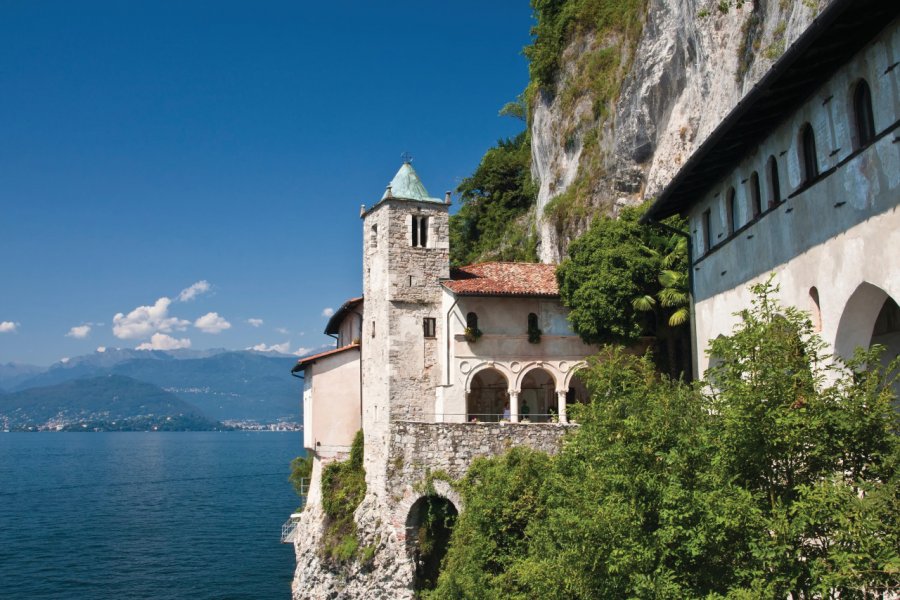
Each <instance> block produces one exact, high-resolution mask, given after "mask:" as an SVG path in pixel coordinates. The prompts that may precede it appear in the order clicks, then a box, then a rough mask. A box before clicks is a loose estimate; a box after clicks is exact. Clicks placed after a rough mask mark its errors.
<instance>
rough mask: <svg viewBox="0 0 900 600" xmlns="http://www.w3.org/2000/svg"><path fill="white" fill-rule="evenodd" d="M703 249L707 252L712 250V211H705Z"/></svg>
mask: <svg viewBox="0 0 900 600" xmlns="http://www.w3.org/2000/svg"><path fill="white" fill-rule="evenodd" d="M702 226H703V249H704V251H705V252H709V251H710V250H712V247H713V243H712V209H709V208H707V209H706V210H704V211H703V223H702Z"/></svg>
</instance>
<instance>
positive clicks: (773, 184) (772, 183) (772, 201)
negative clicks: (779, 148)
mask: <svg viewBox="0 0 900 600" xmlns="http://www.w3.org/2000/svg"><path fill="white" fill-rule="evenodd" d="M766 171H768V173H769V207H772V206H775V205H776V204H778V203H779V202H781V185H780V184H779V182H778V162H777V161H776V160H775V157H774V156H770V157H769V162H768V164H767V165H766Z"/></svg>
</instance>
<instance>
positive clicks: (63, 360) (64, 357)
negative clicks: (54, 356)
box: [59, 356, 72, 364]
mask: <svg viewBox="0 0 900 600" xmlns="http://www.w3.org/2000/svg"><path fill="white" fill-rule="evenodd" d="M70 360H72V359H71V358H69V357H68V356H63V357H62V358H61V359H59V362H61V363H62V364H66V363H67V362H69V361H70Z"/></svg>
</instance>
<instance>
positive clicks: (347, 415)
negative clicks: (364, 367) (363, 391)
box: [303, 349, 362, 456]
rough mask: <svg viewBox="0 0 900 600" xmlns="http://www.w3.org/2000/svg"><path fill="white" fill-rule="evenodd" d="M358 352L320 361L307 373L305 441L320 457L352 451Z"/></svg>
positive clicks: (357, 398)
mask: <svg viewBox="0 0 900 600" xmlns="http://www.w3.org/2000/svg"><path fill="white" fill-rule="evenodd" d="M359 365H360V361H359V350H357V349H353V350H347V351H344V352H340V353H338V354H334V355H331V356H326V357H324V358H321V359H319V360H317V361H316V362H315V363H313V364H312V365H310V366H309V367H307V369H306V376H305V378H306V383H305V385H304V392H303V400H304V407H303V408H304V410H305V412H304V414H303V441H304V446H305V447H306V448H307V449H308V450H312V451H314V452H315V453H316V454H317V455H318V456H332V455H335V454H338V453H345V452H347V451H349V449H350V444H352V443H353V436H354V435H356V432H357V431H359V429H360V427H361V426H362V424H361V419H360V382H359Z"/></svg>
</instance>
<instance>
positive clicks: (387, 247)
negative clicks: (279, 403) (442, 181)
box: [294, 162, 596, 502]
mask: <svg viewBox="0 0 900 600" xmlns="http://www.w3.org/2000/svg"><path fill="white" fill-rule="evenodd" d="M449 208H450V200H449V193H448V194H447V196H446V198H445V199H443V200H442V199H438V198H432V197H430V196H429V195H428V192H427V191H426V189H425V186H424V185H423V184H422V182H421V181H420V180H419V177H418V175H417V174H416V171H415V170H414V169H413V167H412V164H410V163H409V162H405V163H404V164H403V165H402V166H401V167H400V170H399V171H398V172H397V174H396V175H395V176H394V178H393V180H392V181H391V183H390V185H389V186H388V187H387V189H386V190H385V192H384V194H383V196H382V197H381V199H380V200H379V201H378V202H376V203H375V204H374V205H373V206H371V207H368V208H366V207H365V206H364V207H363V208H362V210H361V218H362V222H363V223H362V224H363V295H362V296H360V297H358V298H351V299H350V300H347V301H346V302H345V303H344V304H343V305H342V306H341V308H340V309H339V310H337V311H336V312H335V314H334V315H333V316H332V317H331V319H330V320H329V322H328V324H327V326H326V329H325V333H326V334H328V335H331V336H333V337H335V338H336V340H337V345H336V347H335V348H334V349H331V350H328V351H326V352H322V353H320V354H316V355H314V356H309V357H306V358H303V359H301V360H300V361H299V362H298V363H297V365H296V366H295V367H294V372H295V373H300V372H302V373H303V377H304V392H303V419H304V436H303V439H304V447H305V448H306V449H307V450H308V451H309V452H310V453H312V455H313V456H314V459H315V460H314V465H315V467H314V471H313V477H312V481H313V483H312V487H311V489H310V492H309V499H308V501H309V502H316V501H318V500H319V497H320V496H319V494H320V492H319V490H318V483H317V480H318V474H319V472H320V469H321V463H323V462H325V463H327V462H328V461H330V460H335V459H341V458H344V457H346V455H347V454H348V452H349V449H350V445H351V443H352V441H353V437H354V435H355V434H356V432H357V431H358V430H360V429H362V430H363V432H364V435H365V446H366V465H367V473H369V472H371V473H373V474H374V473H377V472H379V471H383V470H384V461H385V456H386V454H387V452H388V449H387V447H386V445H387V444H389V443H390V441H389V438H390V429H391V424H392V423H396V422H414V423H418V424H431V423H456V424H463V425H466V426H470V427H479V426H483V425H485V424H491V423H493V424H498V423H501V424H502V423H507V424H509V425H510V427H511V429H510V431H513V430H514V429H515V428H516V427H522V426H526V425H538V424H544V425H550V426H563V425H565V424H566V423H567V422H568V407H569V405H570V404H571V403H573V402H581V401H585V400H586V399H587V390H586V388H585V387H584V385H583V384H582V383H581V381H580V380H579V379H578V376H577V371H578V370H579V369H580V368H581V367H583V366H584V365H585V358H586V357H587V356H588V355H590V354H593V353H594V352H595V351H596V349H595V348H593V347H591V346H589V345H587V344H585V343H584V342H583V341H582V340H581V338H580V337H579V336H578V335H577V334H576V333H575V332H574V331H573V330H572V329H571V327H570V325H569V323H568V320H567V310H566V309H565V308H564V307H563V306H562V304H561V302H560V299H559V290H558V288H557V283H556V275H555V266H554V265H545V264H532V263H515V262H488V263H480V264H475V265H469V266H464V267H460V268H451V267H450V246H449V224H448V218H449V212H448V211H449ZM372 479H373V482H374V483H376V484H377V483H378V480H379V478H378V477H376V476H375V475H373V476H372Z"/></svg>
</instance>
